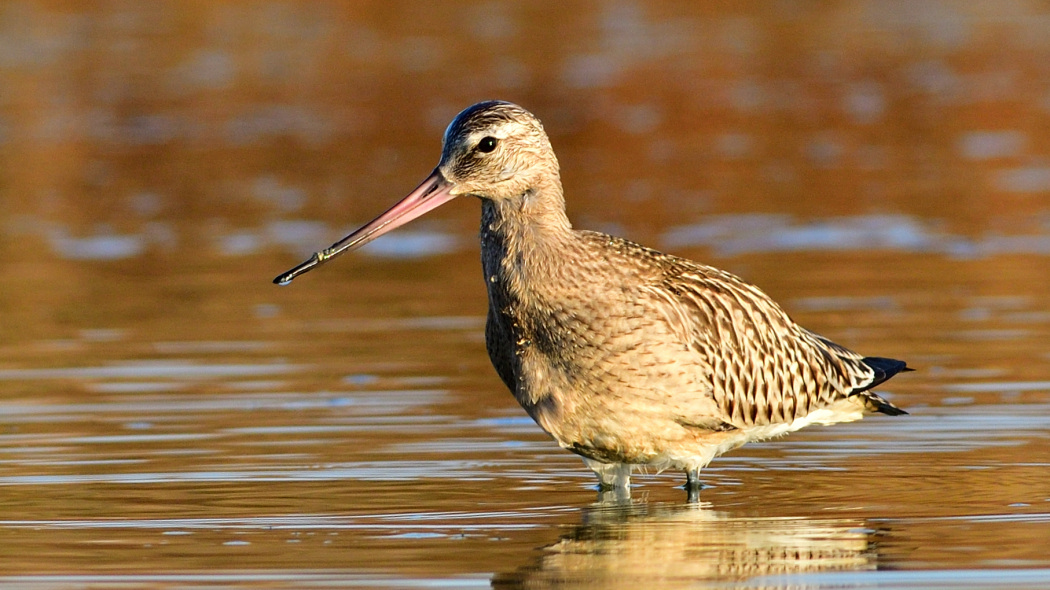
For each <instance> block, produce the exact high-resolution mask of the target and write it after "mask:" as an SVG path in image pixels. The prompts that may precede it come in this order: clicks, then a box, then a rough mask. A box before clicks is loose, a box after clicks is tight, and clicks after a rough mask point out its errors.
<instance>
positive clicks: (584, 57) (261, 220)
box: [0, 0, 1050, 588]
mask: <svg viewBox="0 0 1050 590" xmlns="http://www.w3.org/2000/svg"><path fill="white" fill-rule="evenodd" d="M493 98H498V99H504V100H510V101H514V102H517V103H519V104H521V105H523V106H524V107H526V108H528V109H529V110H531V111H533V112H534V113H535V114H536V115H537V116H538V117H540V119H541V120H542V121H543V122H544V124H545V126H546V129H547V131H548V133H549V134H550V136H551V140H552V142H553V145H554V148H555V150H556V152H557V155H558V157H559V160H560V163H561V167H562V179H563V182H564V184H565V189H566V197H567V204H568V209H569V217H570V219H571V220H572V221H573V223H574V224H575V225H576V227H580V228H587V229H597V230H602V231H606V232H610V233H613V234H617V235H620V236H623V237H627V238H629V239H632V240H635V241H638V242H641V243H643V244H645V245H648V246H652V247H656V248H659V249H662V250H665V251H669V252H672V253H675V254H679V255H683V256H687V257H689V258H693V259H696V260H700V261H703V262H706V263H709V264H713V265H716V266H719V267H722V268H725V269H727V270H729V271H731V272H734V273H736V274H739V275H741V276H743V277H744V278H746V279H747V280H749V281H751V282H754V283H756V284H758V285H759V286H761V287H762V288H763V289H764V290H766V291H767V292H768V293H769V294H770V295H771V296H772V297H773V298H774V299H776V300H778V301H780V302H781V303H783V305H784V306H785V308H786V309H787V310H788V312H789V313H791V314H792V315H793V317H795V319H796V320H798V321H799V322H800V323H802V324H803V325H805V326H807V327H808V328H811V329H813V330H814V331H817V332H819V333H822V334H825V335H827V336H828V337H830V338H832V339H834V340H836V341H840V342H841V343H842V344H844V345H847V346H849V347H851V348H855V349H857V350H860V351H862V352H864V353H866V354H870V355H877V356H889V357H896V358H904V359H907V360H908V362H909V364H911V365H912V366H915V367H918V368H919V371H916V372H915V373H908V374H906V375H901V376H899V377H898V378H896V379H894V380H893V381H892V382H891V383H890V384H888V386H887V387H886V388H885V391H884V393H885V394H886V395H887V397H890V398H891V399H892V400H893V401H894V402H895V403H897V404H898V405H901V406H902V407H904V408H906V409H908V410H909V411H910V412H911V413H912V416H909V417H907V418H901V419H889V418H885V417H875V418H872V419H870V420H865V421H863V422H861V423H855V424H849V425H841V426H836V427H834V428H832V429H823V428H812V429H807V430H805V431H803V432H799V433H796V434H794V435H792V436H791V437H789V438H788V439H785V440H778V441H776V442H771V443H767V444H762V445H753V446H749V447H747V448H745V449H741V450H739V451H736V452H734V453H732V454H730V455H728V456H726V457H723V458H722V459H719V460H717V461H716V462H715V463H714V464H713V465H712V466H711V467H710V468H708V469H706V470H705V471H704V473H703V478H704V481H705V482H707V483H709V484H711V487H710V488H709V489H706V490H704V492H703V494H702V498H703V499H704V503H703V505H702V506H696V505H693V506H683V505H682V500H683V499H684V492H682V490H680V489H677V488H675V487H674V486H677V485H679V484H680V483H682V482H681V475H680V474H674V473H665V474H662V475H655V474H653V475H650V476H648V477H638V478H636V480H637V481H636V483H637V485H638V487H637V488H636V490H635V496H636V500H637V499H638V498H642V501H641V502H636V503H635V505H634V507H633V508H632V507H627V508H626V509H623V510H618V509H615V510H614V509H607V508H605V507H601V506H597V507H596V506H592V503H593V502H594V500H595V493H594V489H593V486H594V480H593V477H592V475H591V474H590V473H589V472H588V471H586V470H585V469H583V467H582V465H581V464H580V462H579V460H578V458H576V457H575V456H573V455H571V454H569V453H567V452H565V451H562V450H561V449H558V448H557V446H556V445H555V444H554V443H553V442H551V441H550V440H549V439H548V438H547V437H546V436H545V435H544V434H543V433H542V431H540V430H539V428H538V427H536V426H535V425H534V424H533V423H532V422H531V421H530V420H529V419H528V417H527V416H525V414H524V412H523V411H522V410H521V409H520V408H519V407H518V406H517V404H516V403H515V402H514V400H513V398H512V397H511V396H510V395H509V394H508V393H507V392H506V390H505V388H504V386H503V384H502V383H501V382H500V381H499V380H498V378H497V377H496V375H495V372H494V371H492V369H491V367H490V366H489V361H488V358H487V355H486V354H485V350H484V343H483V328H482V326H483V322H484V314H485V311H486V306H487V299H486V294H485V290H484V288H483V287H484V285H483V281H482V278H481V273H480V269H479V263H478V247H477V240H476V235H477V225H478V217H479V207H478V204H477V203H476V202H473V201H472V200H463V201H462V202H454V203H451V204H449V205H447V206H446V207H444V208H443V209H441V210H440V211H437V212H435V213H433V214H431V215H429V216H427V217H426V218H424V219H421V220H418V221H416V222H413V223H412V224H411V225H409V226H407V227H405V228H402V229H399V230H398V231H397V232H394V233H392V234H389V235H387V236H384V237H383V238H382V239H380V240H377V241H376V242H374V243H373V244H370V245H369V246H368V247H367V248H365V249H364V250H362V251H361V252H358V253H354V254H352V255H348V256H345V257H342V258H340V259H339V261H337V262H335V263H333V264H331V265H326V266H325V267H324V268H323V269H322V270H319V271H316V272H312V273H310V274H309V275H307V276H305V277H303V278H302V279H300V280H297V281H296V282H295V284H294V285H292V286H290V287H285V288H278V287H276V286H274V285H272V284H271V280H272V279H273V277H274V276H276V275H277V274H278V273H280V272H283V271H284V270H286V269H288V268H290V267H291V266H292V265H294V264H296V263H298V262H300V261H301V260H303V259H304V258H305V257H306V256H308V255H309V254H310V253H311V252H313V251H315V250H317V249H320V248H322V247H326V246H328V245H329V244H331V243H332V242H334V241H335V240H336V239H338V238H340V237H342V236H343V235H344V234H345V233H346V232H348V231H349V230H351V229H354V228H355V227H357V226H358V225H359V224H361V223H363V222H366V221H368V220H369V219H371V218H372V217H374V216H375V215H377V214H378V213H379V212H381V211H383V210H385V209H386V208H387V207H388V206H390V205H391V204H393V203H394V202H395V201H396V200H398V199H400V198H401V197H402V196H404V195H405V194H406V193H407V192H408V191H409V190H411V189H412V188H413V187H415V186H416V184H417V183H418V182H419V181H420V180H422V179H423V178H424V177H426V176H427V174H429V172H430V171H431V169H432V168H433V167H434V165H436V163H437V161H438V156H439V153H440V148H441V136H442V133H443V131H444V129H445V126H446V125H447V124H448V123H449V122H450V121H451V119H452V118H453V117H454V116H455V115H456V113H458V112H459V111H460V110H462V109H463V108H465V107H467V106H469V105H470V104H472V103H475V102H478V101H481V100H486V99H493ZM0 277H2V281H0V417H2V418H0V505H2V506H4V507H5V508H4V511H3V514H0V582H2V581H5V580H6V581H8V582H11V581H13V580H12V579H9V578H4V577H3V576H4V575H5V574H7V575H9V574H13V573H25V574H41V573H44V574H47V573H54V572H56V571H59V570H61V572H62V573H64V574H77V573H79V574H83V575H85V576H89V577H87V578H82V579H80V580H81V581H84V582H85V583H86V582H91V583H97V584H108V583H112V582H114V581H115V580H116V581H121V580H123V581H127V580H126V579H124V578H120V579H119V580H117V579H115V578H104V577H103V578H99V577H90V576H91V575H95V574H100V573H101V574H105V575H110V574H113V575H116V574H123V573H127V574H131V575H134V574H138V575H146V574H152V573H154V572H157V571H166V572H175V573H179V574H180V575H181V574H183V573H184V574H187V575H190V574H196V573H200V572H205V573H207V572H212V573H214V572H227V571H230V568H231V567H233V566H232V565H231V564H236V568H237V571H238V572H244V571H267V572H272V571H278V572H298V573H295V575H291V574H289V575H290V577H288V578H287V579H286V578H281V577H280V576H279V575H276V574H275V576H276V577H273V578H269V579H268V580H269V582H271V583H272V586H273V587H280V586H281V580H286V581H288V580H292V582H288V583H289V587H292V585H293V584H295V581H296V580H298V581H302V579H303V578H302V577H301V574H302V571H303V570H306V569H309V570H310V571H314V572H316V571H323V572H333V571H335V572H344V573H345V572H352V573H353V575H359V576H363V577H361V578H354V579H355V580H357V581H358V582H360V581H361V580H381V581H383V580H385V581H386V582H389V583H390V584H391V585H409V586H411V585H427V584H429V583H431V582H433V580H434V579H442V580H445V581H446V582H447V581H448V580H450V579H451V580H455V581H456V582H455V583H448V585H452V586H455V585H459V584H460V583H462V584H464V585H471V584H473V585H477V583H478V582H480V583H481V585H487V584H488V579H489V578H490V577H493V576H494V577H495V580H497V582H498V583H500V584H503V585H504V586H509V587H515V586H518V587H521V586H527V585H528V584H529V583H531V582H530V580H531V581H532V582H535V583H537V584H541V583H547V582H550V583H551V584H555V583H558V581H564V580H566V579H569V580H576V581H578V582H580V583H581V585H586V583H587V580H591V582H592V583H595V582H594V580H603V581H602V582H601V583H602V584H603V586H602V587H603V588H609V587H614V586H615V585H616V584H620V585H624V586H629V587H632V588H637V587H657V585H654V584H655V580H657V579H659V580H663V581H664V582H667V584H668V586H669V587H680V586H681V584H682V583H686V582H688V583H693V582H695V581H696V580H698V579H716V580H739V579H749V578H750V577H752V576H755V575H761V574H769V573H780V574H783V573H792V572H794V573H798V572H801V571H811V570H815V571H824V570H828V569H832V570H847V571H850V572H862V571H868V570H875V569H878V570H883V569H888V570H892V569H896V570H907V569H930V570H938V571H940V572H947V573H942V574H938V575H942V576H943V577H941V578H937V581H938V583H939V584H940V585H941V586H943V587H960V584H962V583H963V582H964V581H965V580H974V579H976V580H978V581H979V582H980V583H982V584H995V583H998V584H1002V585H1005V586H1011V585H1014V586H1017V585H1018V584H1021V585H1023V584H1025V583H1026V582H1025V580H1027V583H1029V584H1030V586H1027V587H1038V586H1039V585H1040V584H1042V583H1044V582H1045V580H1046V579H1047V577H1048V576H1050V562H1048V561H1047V556H1046V552H1045V545H1046V543H1045V541H1046V539H1047V538H1048V537H1050V535H1048V532H1047V526H1048V523H1050V518H1048V516H1047V506H1048V504H1047V502H1050V496H1048V495H1047V488H1046V477H1045V473H1046V467H1047V463H1046V457H1048V456H1050V446H1048V445H1050V436H1047V432H1048V424H1050V369H1048V368H1047V364H1048V362H1050V346H1048V345H1047V343H1048V342H1050V3H1047V2H1044V1H1021V0H997V1H994V2H963V1H947V0H946V1H914V2H912V1H894V0H867V1H865V0H853V1H850V0H843V1H832V2H824V1H811V0H774V1H768V2H728V1H726V2H722V1H716V2H694V1H681V2H678V1H652V2H633V1H611V2H598V1H594V2H588V1H578V0H571V1H568V2H558V3H545V2H532V1H513V0H508V1H490V2H460V1H449V2H426V1H419V2H326V1H310V2H291V1H289V2H280V1H270V2H240V1H229V2H224V1H194V2H174V1H172V2H135V1H98V2H67V1H12V0H0ZM406 484H411V485H406ZM646 502H648V504H646ZM843 514H845V515H846V517H845V518H841V515H843ZM727 547H728V548H729V549H726V548H727ZM56 564H61V567H60V568H59V566H58V565H56ZM1003 567H1009V568H1014V569H1015V570H1028V571H1030V572H1033V573H1030V574H1025V575H1027V576H1028V577H1027V578H1025V577H1024V575H1022V576H1021V578H1017V577H1010V576H1008V575H1005V574H1000V573H998V572H997V573H996V574H994V575H993V576H991V577H988V576H985V577H978V578H974V577H973V576H974V575H975V574H974V571H975V570H976V569H982V568H1003ZM56 568H58V569H56ZM667 572H677V573H678V574H677V575H679V576H681V577H680V578H670V579H668V578H666V577H660V576H665V575H666V573H667ZM1015 573H1016V572H1015ZM231 575H233V574H231ZM237 575H240V574H237ZM326 575H327V574H326ZM857 575H858V576H860V574H859V573H858V574H857ZM340 576H342V574H340ZM384 576H385V577H384ZM574 576H575V577H574ZM336 577H337V578H338V579H339V580H343V581H345V579H346V578H344V577H339V576H336ZM143 579H144V578H136V579H135V580H132V581H136V580H137V581H139V582H141V581H142V580H143ZM151 579H152V578H151ZM201 579H202V580H205V581H208V580H210V578H201ZM225 579H226V580H227V581H229V580H230V579H233V578H225ZM325 579H327V578H325ZM909 579H911V578H876V580H881V581H880V582H879V585H880V587H891V586H892V585H893V584H894V583H900V584H903V585H904V586H905V587H906V586H907V583H909V582H908V580H909ZM153 580H154V582H156V584H158V585H163V583H165V582H164V579H153ZM173 580H174V581H173ZM236 580H241V581H244V583H245V584H248V585H250V584H251V580H250V579H249V578H243V579H242V578H236ZM391 580H394V582H391ZM858 580H870V578H864V577H858V578H850V577H847V578H827V579H825V581H826V582H827V583H828V584H830V585H831V586H834V587H842V586H844V585H852V583H854V582H857V581H858ZM894 580H897V582H894ZM901 580H903V582H901ZM911 580H912V581H914V580H915V579H911ZM926 580H927V581H929V580H928V579H926ZM38 581H39V580H38ZM168 581H169V582H172V583H175V582H177V581H178V580H177V579H175V578H172V579H170V580H168ZM256 581H258V579H256ZM314 581H315V582H317V585H318V586H320V585H323V584H322V582H323V580H319V579H316V580H314ZM410 582H411V583H410ZM497 582H494V583H497ZM796 582H797V580H796ZM809 582H812V583H809ZM809 582H806V583H794V582H793V583H792V584H794V585H793V587H802V586H806V587H818V586H820V584H821V583H822V582H820V580H816V581H814V580H813V579H810V580H809ZM975 583H976V582H975ZM40 584H41V585H42V586H45V587H46V586H47V582H46V581H41V582H40ZM362 584H364V583H363V582H362ZM759 585H763V586H770V585H773V586H775V585H776V584H772V583H770V584H765V583H763V584H759ZM789 585H791V584H789ZM34 587H37V586H34ZM529 587H542V586H529Z"/></svg>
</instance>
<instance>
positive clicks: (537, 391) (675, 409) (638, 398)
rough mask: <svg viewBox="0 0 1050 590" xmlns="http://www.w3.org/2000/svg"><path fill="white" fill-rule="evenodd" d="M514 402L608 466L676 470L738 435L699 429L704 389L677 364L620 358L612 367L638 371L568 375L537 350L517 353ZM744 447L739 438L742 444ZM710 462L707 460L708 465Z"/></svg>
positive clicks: (705, 410)
mask: <svg viewBox="0 0 1050 590" xmlns="http://www.w3.org/2000/svg"><path fill="white" fill-rule="evenodd" d="M519 359H520V363H519V367H520V371H521V374H520V375H519V376H518V389H519V391H516V392H515V393H516V397H517V398H518V401H519V402H520V403H521V404H522V406H523V407H524V408H525V410H526V411H527V412H528V413H529V415H530V416H532V418H533V419H534V420H535V421H536V423H537V424H539V425H540V427H541V428H543V429H544V430H545V431H546V432H547V433H549V434H550V435H551V436H552V437H553V438H554V439H555V440H556V441H557V442H558V444H559V445H561V446H562V447H564V448H566V449H568V450H570V451H572V452H574V453H577V454H579V455H583V456H585V457H588V458H590V459H594V460H597V461H601V462H605V463H631V464H649V465H655V466H656V467H657V468H658V469H662V468H666V467H679V466H682V465H685V464H686V463H689V464H692V463H696V461H687V462H683V461H680V460H679V459H682V458H686V457H695V456H698V455H703V456H706V457H707V459H706V461H709V460H710V458H712V457H714V456H716V455H717V454H721V452H724V451H717V450H716V449H718V448H720V447H722V446H726V445H728V447H727V448H726V449H725V450H728V448H733V447H735V446H738V445H739V444H741V443H738V442H730V439H734V440H735V438H739V435H740V434H741V433H738V432H730V431H728V430H725V429H719V428H717V426H716V425H715V423H714V421H713V422H712V427H711V428H705V427H703V426H698V424H697V422H698V421H699V420H702V416H703V415H705V414H710V413H712V412H713V411H714V406H713V403H712V402H710V401H709V400H710V396H709V395H707V393H706V391H709V390H707V389H706V387H707V386H706V385H704V384H703V383H702V381H701V380H700V379H699V378H698V377H697V376H696V375H691V374H688V373H686V372H682V371H674V370H670V369H669V368H672V367H674V365H673V364H672V363H664V364H660V363H651V364H650V365H649V366H645V365H643V364H642V363H638V362H627V361H625V360H624V359H619V362H614V363H612V366H615V367H618V368H620V369H621V370H622V369H623V368H624V367H635V368H636V369H637V370H636V371H635V372H634V373H632V374H631V375H625V374H623V373H622V372H618V373H616V374H613V373H610V372H608V371H604V372H603V371H602V370H595V369H594V368H584V369H579V370H576V371H566V370H565V369H564V368H563V367H561V366H558V365H557V364H555V363H551V362H549V360H548V359H546V358H544V356H543V355H542V354H538V353H536V352H535V351H523V352H522V353H521V354H520V355H519ZM741 442H742V441H741ZM706 461H704V462H705V463H706Z"/></svg>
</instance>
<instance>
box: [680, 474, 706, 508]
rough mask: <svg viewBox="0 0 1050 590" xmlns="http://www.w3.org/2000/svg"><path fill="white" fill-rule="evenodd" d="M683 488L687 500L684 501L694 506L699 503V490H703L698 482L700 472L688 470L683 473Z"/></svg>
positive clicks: (702, 485) (701, 484) (702, 486)
mask: <svg viewBox="0 0 1050 590" xmlns="http://www.w3.org/2000/svg"><path fill="white" fill-rule="evenodd" d="M682 487H683V488H685V491H686V494H688V496H689V497H688V499H687V500H686V501H687V502H689V503H690V504H695V503H697V502H699V501H700V490H702V489H704V484H703V483H701V481H700V470H699V469H688V470H686V472H685V485H684V486H682Z"/></svg>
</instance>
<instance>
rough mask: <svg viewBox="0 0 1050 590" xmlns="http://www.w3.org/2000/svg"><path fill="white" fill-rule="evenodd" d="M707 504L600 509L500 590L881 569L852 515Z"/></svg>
mask: <svg viewBox="0 0 1050 590" xmlns="http://www.w3.org/2000/svg"><path fill="white" fill-rule="evenodd" d="M709 506H710V505H708V504H707V503H703V502H701V503H686V504H648V503H639V502H634V503H631V502H613V503H601V504H596V505H594V506H592V507H591V508H590V509H588V510H587V511H586V512H585V513H584V516H583V522H582V523H581V524H579V525H578V526H576V527H575V528H573V529H572V530H571V531H570V532H569V533H568V534H566V535H564V536H563V537H562V538H561V539H560V540H558V541H557V542H555V543H552V544H550V545H547V546H545V547H543V548H541V549H540V550H539V553H540V555H539V557H538V558H536V559H535V561H534V562H533V563H530V564H528V565H525V566H522V567H519V568H518V569H516V570H515V571H513V572H507V573H500V574H497V575H496V576H495V577H494V578H493V580H492V586H493V587H494V588H547V587H564V586H573V587H575V586H578V585H580V584H586V585H587V586H588V587H591V586H593V587H601V588H606V589H610V588H630V589H632V590H637V588H642V587H644V588H661V587H668V588H671V587H673V588H678V587H682V586H683V585H684V584H690V583H696V582H699V581H734V582H737V581H743V580H753V581H754V582H757V583H758V584H759V585H760V586H761V585H762V581H761V580H754V579H755V578H760V577H762V576H780V575H790V574H800V573H811V572H821V571H861V570H873V569H875V567H876V563H877V555H876V552H875V543H874V538H875V535H876V531H874V530H872V529H870V528H868V527H867V526H866V525H865V523H864V522H863V521H860V520H850V519H821V520H817V519H806V518H762V517H739V516H732V515H729V514H727V513H722V512H717V511H714V510H711V509H710V507H709Z"/></svg>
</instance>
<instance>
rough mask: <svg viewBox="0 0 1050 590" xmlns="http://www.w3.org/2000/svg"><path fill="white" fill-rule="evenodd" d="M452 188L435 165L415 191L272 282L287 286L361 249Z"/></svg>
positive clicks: (440, 201) (438, 200)
mask: <svg viewBox="0 0 1050 590" xmlns="http://www.w3.org/2000/svg"><path fill="white" fill-rule="evenodd" d="M452 187H453V185H452V183H450V182H449V181H447V180H445V177H444V176H442V175H441V172H440V171H438V169H436V168H435V169H434V172H433V173H431V175H430V176H428V177H427V179H426V180H424V181H423V182H422V183H420V185H419V186H417V187H416V188H415V190H413V191H412V192H411V193H409V194H408V196H407V197H405V198H403V199H401V200H400V201H398V202H397V204H395V205H394V206H393V207H391V208H389V209H387V210H386V212H385V213H383V214H382V215H380V216H379V217H376V218H375V219H373V220H372V221H369V222H368V223H366V224H365V225H364V226H362V227H361V228H360V229H358V230H357V231H355V232H353V233H351V234H350V235H348V236H346V237H345V238H343V239H341V240H339V241H338V242H336V243H334V244H332V245H331V246H329V247H327V248H325V249H324V250H321V251H319V252H314V254H313V256H311V257H310V259H309V260H307V261H306V262H303V263H302V264H300V265H299V266H297V267H295V268H293V269H292V270H289V271H288V272H286V273H284V274H282V275H280V276H278V277H277V278H275V279H274V280H273V282H274V283H276V284H278V285H287V284H288V283H290V282H292V279H294V278H295V277H297V276H299V275H301V274H303V273H305V272H307V271H310V270H313V269H314V268H316V267H318V266H320V265H322V264H324V263H325V262H328V261H329V260H331V259H333V258H335V257H336V256H339V255H340V254H342V253H343V252H348V251H350V250H354V249H356V248H360V247H361V246H364V245H365V244H367V243H368V242H371V241H372V240H374V239H376V238H378V237H379V236H381V235H383V234H385V233H386V232H388V231H390V230H392V229H394V228H397V227H401V226H402V225H404V224H406V223H408V222H409V221H412V220H413V219H415V218H417V217H419V216H421V215H424V214H425V213H427V212H430V211H433V210H434V209H437V208H438V207H440V206H441V205H444V204H445V203H447V202H449V201H451V200H452V199H454V198H455V197H456V195H453V194H452Z"/></svg>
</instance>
